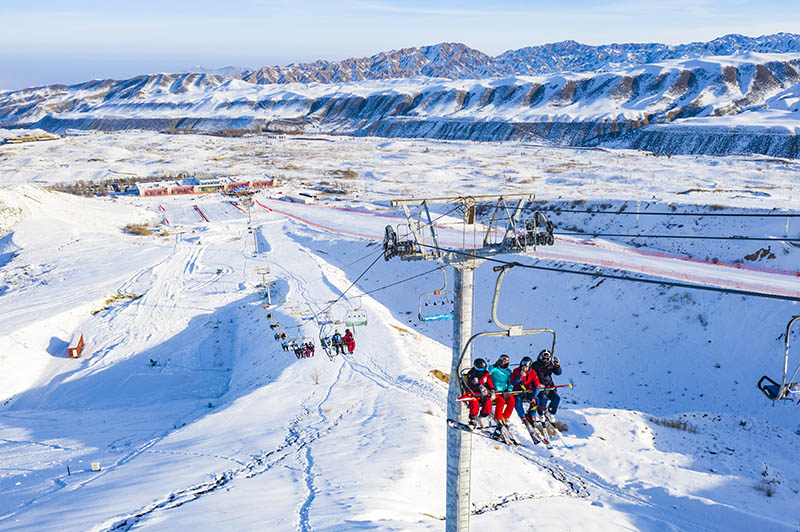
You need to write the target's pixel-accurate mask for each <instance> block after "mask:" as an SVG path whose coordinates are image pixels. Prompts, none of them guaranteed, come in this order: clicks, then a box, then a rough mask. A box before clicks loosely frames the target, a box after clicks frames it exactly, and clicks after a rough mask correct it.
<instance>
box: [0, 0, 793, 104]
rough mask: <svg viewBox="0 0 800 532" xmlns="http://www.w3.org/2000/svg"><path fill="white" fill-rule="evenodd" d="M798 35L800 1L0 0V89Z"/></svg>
mask: <svg viewBox="0 0 800 532" xmlns="http://www.w3.org/2000/svg"><path fill="white" fill-rule="evenodd" d="M779 31H785V32H792V33H800V9H798V0H792V1H788V0H787V1H784V0H762V1H750V0H727V1H709V0H673V1H669V2H648V1H646V0H638V1H637V0H616V1H610V2H592V1H588V0H578V1H572V2H553V1H552V0H551V1H547V2H545V1H539V0H532V1H527V2H525V1H508V2H490V1H483V2H476V1H471V0H460V1H458V2H456V1H449V0H448V1H441V2H436V1H432V0H429V1H417V0H405V1H395V0H350V1H328V2H325V1H315V0H312V1H303V0H296V1H290V0H228V1H226V2H221V1H210V0H194V1H191V2H182V1H181V2H178V1H173V2H171V1H169V0H162V1H154V0H138V1H135V2H129V1H124V0H119V1H116V2H115V1H114V0H104V1H99V0H68V1H63V0H61V1H52V0H34V1H28V2H11V1H3V2H2V3H1V4H0V89H15V88H21V87H26V86H31V85H41V84H49V83H76V82H80V81H85V80H88V79H93V78H106V77H111V78H124V77H130V76H134V75H136V74H141V73H150V72H174V71H180V70H185V69H186V68H188V67H191V66H192V65H203V66H207V67H210V68H216V67H222V66H226V65H236V66H246V67H258V66H263V65H285V64H288V63H292V62H303V61H313V60H315V59H328V60H338V59H344V58H346V57H363V56H369V55H372V54H375V53H377V52H380V51H386V50H392V49H397V48H403V47H409V46H422V45H426V44H435V43H439V42H445V41H446V42H462V43H464V44H466V45H468V46H471V47H473V48H477V49H479V50H481V51H483V52H485V53H487V54H489V55H497V54H500V53H502V52H504V51H506V50H511V49H516V48H522V47H524V46H531V45H536V44H544V43H548V42H554V41H562V40H566V39H573V40H576V41H580V42H584V43H588V44H604V43H611V42H652V41H657V42H664V43H670V44H679V43H684V42H691V41H705V40H710V39H713V38H715V37H719V36H721V35H724V34H727V33H742V34H745V35H752V36H755V35H763V34H768V33H777V32H779Z"/></svg>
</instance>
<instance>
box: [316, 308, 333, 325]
mask: <svg viewBox="0 0 800 532" xmlns="http://www.w3.org/2000/svg"><path fill="white" fill-rule="evenodd" d="M317 323H318V324H319V325H331V324H333V319H332V318H331V312H330V310H323V311H321V312H320V313H319V314H317Z"/></svg>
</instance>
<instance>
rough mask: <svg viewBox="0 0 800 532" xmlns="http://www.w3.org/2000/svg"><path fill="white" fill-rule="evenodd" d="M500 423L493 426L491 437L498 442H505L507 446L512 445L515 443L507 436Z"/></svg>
mask: <svg viewBox="0 0 800 532" xmlns="http://www.w3.org/2000/svg"><path fill="white" fill-rule="evenodd" d="M504 429H505V427H503V425H502V424H499V425H496V426H495V428H494V433H493V434H492V439H493V440H495V441H499V442H500V443H505V444H506V445H508V446H509V447H513V446H514V445H515V443H514V441H513V440H512V439H511V438H509V437H508V434H506V431H505V430H504Z"/></svg>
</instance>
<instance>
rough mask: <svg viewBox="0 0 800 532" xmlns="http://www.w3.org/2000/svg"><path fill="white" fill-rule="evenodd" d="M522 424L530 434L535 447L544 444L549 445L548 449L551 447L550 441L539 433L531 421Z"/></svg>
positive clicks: (524, 421)
mask: <svg viewBox="0 0 800 532" xmlns="http://www.w3.org/2000/svg"><path fill="white" fill-rule="evenodd" d="M522 424H523V425H525V429H526V430H527V431H528V434H530V436H531V439H532V440H533V444H534V445H538V444H540V443H543V444H545V445H547V446H548V447H549V446H550V440H548V439H547V438H546V437H544V436H542V434H541V433H540V432H539V430H538V429H537V428H536V427H534V426H533V424H532V423H531V422H530V421H528V420H523V422H522Z"/></svg>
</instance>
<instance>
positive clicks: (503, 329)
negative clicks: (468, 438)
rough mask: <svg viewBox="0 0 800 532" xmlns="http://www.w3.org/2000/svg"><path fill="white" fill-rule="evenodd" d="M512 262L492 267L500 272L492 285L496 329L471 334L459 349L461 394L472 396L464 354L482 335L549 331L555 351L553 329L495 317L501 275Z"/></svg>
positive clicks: (525, 333) (511, 335)
mask: <svg viewBox="0 0 800 532" xmlns="http://www.w3.org/2000/svg"><path fill="white" fill-rule="evenodd" d="M513 266H514V264H505V265H503V266H495V267H494V268H493V270H494V271H496V272H500V274H499V275H498V276H497V281H496V282H495V286H494V296H493V298H492V321H493V322H494V324H495V325H496V326H497V330H495V331H487V332H482V333H477V334H473V335H472V336H471V337H470V338H469V340H467V343H466V345H464V349H463V350H462V351H461V356H460V357H459V359H458V364H457V366H456V368H457V370H458V371H457V373H458V375H459V376H460V380H459V384H460V385H461V388H462V396H465V395H466V396H472V393H471V392H470V391H469V387H468V386H467V382H466V375H467V373H468V372H469V370H470V369H472V368H471V367H470V366H467V367H462V365H463V362H464V356H465V355H466V354H467V352H468V351H469V349H470V347H471V346H472V342H473V341H475V340H477V339H478V338H484V337H516V336H527V335H532V334H540V333H549V334H552V335H553V341H552V344H551V346H550V352H551V353H553V354H555V352H556V332H555V331H554V330H553V329H523V328H522V325H506V324H504V323H502V322H501V321H500V320H499V319H498V317H497V301H498V299H499V297H500V287H501V286H502V284H503V277H505V275H506V273H507V272H508V270H509V269H511V268H512V267H513Z"/></svg>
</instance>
